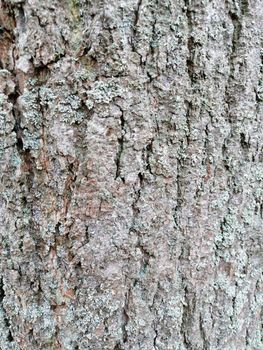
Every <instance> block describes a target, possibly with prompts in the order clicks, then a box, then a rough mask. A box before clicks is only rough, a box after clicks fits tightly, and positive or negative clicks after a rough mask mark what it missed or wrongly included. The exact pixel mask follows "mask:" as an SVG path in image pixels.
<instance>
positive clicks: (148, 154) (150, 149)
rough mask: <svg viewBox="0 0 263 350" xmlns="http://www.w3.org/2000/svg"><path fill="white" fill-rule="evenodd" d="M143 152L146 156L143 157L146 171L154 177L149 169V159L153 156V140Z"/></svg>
mask: <svg viewBox="0 0 263 350" xmlns="http://www.w3.org/2000/svg"><path fill="white" fill-rule="evenodd" d="M145 152H146V155H145V163H146V170H148V171H149V173H150V174H151V175H154V174H153V171H152V168H151V161H150V159H151V157H152V156H153V139H152V140H151V141H150V143H148V145H147V146H146V147H145Z"/></svg>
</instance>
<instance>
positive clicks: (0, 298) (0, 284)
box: [0, 278, 14, 343]
mask: <svg viewBox="0 0 263 350" xmlns="http://www.w3.org/2000/svg"><path fill="white" fill-rule="evenodd" d="M4 298H5V290H4V283H3V279H2V278H1V279H0V308H2V310H3V313H4V322H5V326H6V328H7V329H8V334H7V339H6V340H7V341H8V342H9V343H11V342H13V341H14V338H13V336H12V333H11V324H10V321H9V319H8V317H7V315H6V312H5V309H4V306H3V300H4Z"/></svg>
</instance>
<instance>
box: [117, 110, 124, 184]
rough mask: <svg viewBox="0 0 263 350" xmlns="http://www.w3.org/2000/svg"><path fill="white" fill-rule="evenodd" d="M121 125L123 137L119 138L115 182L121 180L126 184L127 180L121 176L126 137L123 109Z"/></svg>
mask: <svg viewBox="0 0 263 350" xmlns="http://www.w3.org/2000/svg"><path fill="white" fill-rule="evenodd" d="M120 122H121V123H120V124H121V136H120V137H118V150H117V154H116V157H115V164H116V173H115V180H116V179H118V178H120V179H121V180H122V182H125V179H124V177H123V176H121V157H122V153H123V150H124V135H125V120H124V116H123V110H122V109H121V116H120Z"/></svg>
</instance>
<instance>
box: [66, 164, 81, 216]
mask: <svg viewBox="0 0 263 350" xmlns="http://www.w3.org/2000/svg"><path fill="white" fill-rule="evenodd" d="M78 167H79V162H78V160H76V161H75V162H73V163H69V165H68V173H69V174H68V177H67V180H66V183H65V189H64V194H63V196H64V215H65V219H66V216H67V213H68V210H69V207H70V204H71V200H72V196H73V192H74V188H75V183H76V180H77V171H78Z"/></svg>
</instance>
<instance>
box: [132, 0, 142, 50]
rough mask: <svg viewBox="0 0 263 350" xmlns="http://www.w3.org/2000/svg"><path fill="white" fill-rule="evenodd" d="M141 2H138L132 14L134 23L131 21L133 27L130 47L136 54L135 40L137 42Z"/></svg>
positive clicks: (140, 0)
mask: <svg viewBox="0 0 263 350" xmlns="http://www.w3.org/2000/svg"><path fill="white" fill-rule="evenodd" d="M142 1H143V0H139V1H138V3H137V6H136V9H135V13H134V21H133V27H132V37H131V47H132V51H134V52H137V50H136V40H137V31H138V28H137V26H138V22H139V19H140V8H141V5H142Z"/></svg>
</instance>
